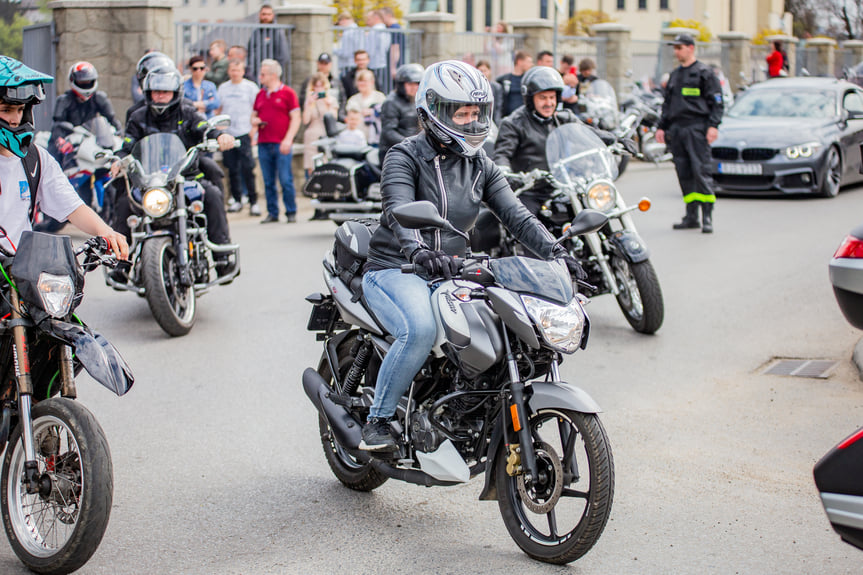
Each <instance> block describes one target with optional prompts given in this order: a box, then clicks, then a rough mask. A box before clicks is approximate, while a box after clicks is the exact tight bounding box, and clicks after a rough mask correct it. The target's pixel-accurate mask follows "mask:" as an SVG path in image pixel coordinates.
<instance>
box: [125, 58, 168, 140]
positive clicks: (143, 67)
mask: <svg viewBox="0 0 863 575" xmlns="http://www.w3.org/2000/svg"><path fill="white" fill-rule="evenodd" d="M172 69H176V66H175V65H174V61H173V60H171V59H170V58H169V57H168V56H166V55H165V54H162V53H161V52H147V53H146V54H144V56H142V57H141V59H140V60H138V64H137V65H136V66H135V78H134V79H133V80H132V82H133V85H132V99H133V100H134V103H133V104H132V106H131V107H130V108H129V109H128V110H126V123H127V124H128V123H129V118H130V117H131V116H132V113H133V112H134V111H135V110H137V109H138V108H141V107H142V106H144V105H146V101H145V98H144V79H145V78H146V77H147V74H149V73H150V72H152V71H154V70H172Z"/></svg>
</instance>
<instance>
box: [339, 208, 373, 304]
mask: <svg viewBox="0 0 863 575" xmlns="http://www.w3.org/2000/svg"><path fill="white" fill-rule="evenodd" d="M379 225H380V224H379V223H378V222H376V221H374V220H348V221H347V222H345V223H343V224H342V225H340V226H339V227H338V229H337V230H336V240H335V244H334V245H333V257H334V259H335V264H336V266H335V267H336V273H337V274H338V275H339V279H340V280H342V282H344V284H345V285H346V286H348V288H350V290H351V293H352V294H353V295H352V297H351V299H352V300H353V301H357V300H358V299H359V298H360V296H361V295H362V270H363V265H364V264H365V263H366V260H367V259H368V257H369V242H370V241H371V239H372V234H373V233H374V232H375V230H376V229H378V226H379Z"/></svg>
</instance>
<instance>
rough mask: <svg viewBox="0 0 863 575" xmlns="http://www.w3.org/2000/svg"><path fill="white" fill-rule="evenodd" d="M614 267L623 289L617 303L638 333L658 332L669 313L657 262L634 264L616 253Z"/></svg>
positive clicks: (613, 259)
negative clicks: (655, 264)
mask: <svg viewBox="0 0 863 575" xmlns="http://www.w3.org/2000/svg"><path fill="white" fill-rule="evenodd" d="M611 271H612V273H613V274H614V277H615V279H616V280H617V287H618V290H620V293H619V294H618V295H617V304H618V305H619V306H620V310H621V311H622V312H623V315H624V317H626V321H628V322H629V325H631V326H632V329H634V330H635V331H637V332H638V333H644V334H648V335H649V334H653V333H656V331H657V330H658V329H659V328H660V327H661V326H662V320H663V319H664V317H665V304H664V303H663V299H662V288H661V287H660V286H659V278H657V277H656V270H654V269H653V264H651V263H650V260H645V261H643V262H638V263H636V264H633V263H630V262H627V261H626V260H625V259H623V258H621V257H619V256H613V257H612V258H611Z"/></svg>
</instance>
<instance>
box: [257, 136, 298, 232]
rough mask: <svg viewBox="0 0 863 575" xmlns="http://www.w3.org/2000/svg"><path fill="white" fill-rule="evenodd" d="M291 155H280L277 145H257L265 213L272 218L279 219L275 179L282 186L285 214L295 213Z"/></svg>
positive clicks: (295, 204)
mask: <svg viewBox="0 0 863 575" xmlns="http://www.w3.org/2000/svg"><path fill="white" fill-rule="evenodd" d="M292 159H293V154H282V153H281V152H280V151H279V144H269V143H268V144H258V162H260V164H261V176H263V179H264V195H265V197H266V199H267V213H268V214H269V215H271V216H272V217H274V218H277V217H279V196H278V190H277V188H276V177H277V176H278V181H279V183H280V184H281V186H282V201H284V202H285V213H286V214H295V213H297V203H296V200H295V199H294V173H293V171H292V170H291V161H292Z"/></svg>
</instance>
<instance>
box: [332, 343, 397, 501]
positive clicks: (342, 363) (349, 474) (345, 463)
mask: <svg viewBox="0 0 863 575" xmlns="http://www.w3.org/2000/svg"><path fill="white" fill-rule="evenodd" d="M352 340H353V338H351V337H347V338H345V339H344V340H342V342H341V344H340V345H339V346H338V349H337V350H336V352H337V354H338V362H339V365H338V370H339V373H340V377H341V380H342V381H344V377H345V376H346V375H347V373H348V371H349V370H350V369H351V364H352V363H353V361H354V358H353V356H351V354H350V350H351V347H352V346H353V343H352ZM318 373H319V374H320V375H321V377H323V378H324V381H326V382H327V384H329V386H330V387H334V385H335V382H334V381H333V376H332V373H331V372H330V366H329V362H327V358H326V354H325V355H324V356H323V357H322V358H321V362H320V364H319V366H318ZM364 377H365V376H364ZM360 387H362V386H360ZM318 429H319V431H320V434H321V445H322V446H323V448H324V455H325V456H326V458H327V463H328V464H329V466H330V469H331V470H332V472H333V475H335V476H336V478H337V479H338V480H339V481H341V482H342V484H343V485H344V486H345V487H348V488H350V489H353V490H354V491H372V490H373V489H377V488H378V487H380V486H381V485H383V484H384V483H385V482H386V480H387V477H386V476H385V475H382V474H381V473H380V472H378V471H377V470H376V469H374V468H373V467H372V466H371V465H370V464H368V463H361V462H360V461H357V459H356V458H354V456H353V455H351V454H350V453H348V452H347V450H346V449H345V448H344V447H342V446H341V445H340V444H339V442H338V441H336V437H335V435H334V434H333V431H332V430H331V429H330V426H329V423H328V422H327V420H326V418H325V417H324V416H323V415H318Z"/></svg>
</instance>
